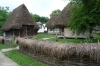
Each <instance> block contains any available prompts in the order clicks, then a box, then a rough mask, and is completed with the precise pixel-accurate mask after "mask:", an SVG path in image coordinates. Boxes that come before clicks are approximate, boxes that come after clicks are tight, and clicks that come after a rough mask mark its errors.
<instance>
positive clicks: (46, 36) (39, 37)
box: [36, 34, 55, 39]
mask: <svg viewBox="0 0 100 66" xmlns="http://www.w3.org/2000/svg"><path fill="white" fill-rule="evenodd" d="M52 37H55V35H54V34H38V37H37V38H36V39H42V38H52Z"/></svg>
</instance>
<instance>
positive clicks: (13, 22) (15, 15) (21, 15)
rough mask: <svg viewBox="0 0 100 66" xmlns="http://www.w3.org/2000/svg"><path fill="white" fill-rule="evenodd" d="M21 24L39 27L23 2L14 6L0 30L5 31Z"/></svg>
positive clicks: (18, 27)
mask: <svg viewBox="0 0 100 66" xmlns="http://www.w3.org/2000/svg"><path fill="white" fill-rule="evenodd" d="M22 25H35V29H39V26H38V25H37V24H36V23H35V22H34V20H33V18H32V16H31V15H30V13H29V11H28V9H27V8H26V6H25V5H24V4H22V5H20V6H19V7H17V8H15V9H14V10H13V12H12V13H11V15H10V16H9V18H8V19H7V20H6V22H5V24H4V25H3V26H2V28H1V30H3V31H7V30H10V29H20V28H21V27H22Z"/></svg>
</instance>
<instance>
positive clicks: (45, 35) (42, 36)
mask: <svg viewBox="0 0 100 66" xmlns="http://www.w3.org/2000/svg"><path fill="white" fill-rule="evenodd" d="M94 37H95V38H94V39H93V40H92V41H89V40H87V39H74V38H73V39H70V38H68V39H61V38H59V39H58V41H57V42H63V43H66V42H73V43H84V42H93V43H97V42H98V39H100V36H98V35H96V34H95V35H94ZM42 38H49V39H47V40H49V41H54V42H55V41H56V35H54V34H53V35H52V34H38V37H37V38H36V39H37V40H39V39H42ZM97 38H98V39H97Z"/></svg>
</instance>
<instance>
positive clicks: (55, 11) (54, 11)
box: [50, 9, 61, 17]
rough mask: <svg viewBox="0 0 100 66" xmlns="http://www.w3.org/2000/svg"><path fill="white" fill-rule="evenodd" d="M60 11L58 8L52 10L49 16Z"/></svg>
mask: <svg viewBox="0 0 100 66" xmlns="http://www.w3.org/2000/svg"><path fill="white" fill-rule="evenodd" d="M60 12H61V10H59V9H57V10H53V11H52V13H51V14H50V17H51V16H52V15H53V14H55V13H60Z"/></svg>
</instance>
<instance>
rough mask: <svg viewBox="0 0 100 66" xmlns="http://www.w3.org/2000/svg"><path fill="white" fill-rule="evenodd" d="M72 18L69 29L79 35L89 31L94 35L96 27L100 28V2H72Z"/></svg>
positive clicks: (79, 0)
mask: <svg viewBox="0 0 100 66" xmlns="http://www.w3.org/2000/svg"><path fill="white" fill-rule="evenodd" d="M71 2H72V4H74V6H73V7H72V8H71V10H72V16H71V20H70V22H69V28H70V29H71V30H72V31H73V32H76V33H77V34H80V33H85V32H86V31H89V33H90V34H92V31H93V29H94V28H95V27H96V26H100V15H99V14H100V0H71Z"/></svg>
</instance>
